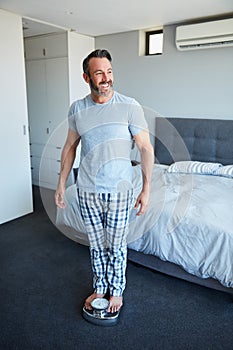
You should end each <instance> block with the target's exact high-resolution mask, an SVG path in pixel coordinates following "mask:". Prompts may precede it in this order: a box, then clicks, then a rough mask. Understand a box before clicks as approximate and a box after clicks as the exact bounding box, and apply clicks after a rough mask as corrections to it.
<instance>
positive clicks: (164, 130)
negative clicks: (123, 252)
mask: <svg viewBox="0 0 233 350" xmlns="http://www.w3.org/2000/svg"><path fill="white" fill-rule="evenodd" d="M155 129H156V130H155V139H154V142H153V143H154V145H155V159H156V162H157V163H160V164H167V165H170V164H171V163H173V162H174V161H182V160H196V161H202V162H219V163H222V164H223V165H227V164H233V120H222V119H220V120H216V119H199V118H198V119H191V118H189V119H187V118H161V117H159V118H156V123H155ZM232 229H233V228H232ZM128 259H129V260H130V261H132V262H134V263H137V264H140V265H142V266H145V267H148V268H151V269H153V270H156V271H159V272H162V273H165V274H167V275H170V276H173V277H178V278H181V279H183V280H186V281H189V282H193V283H197V284H199V285H203V286H206V287H209V288H212V289H216V290H220V291H224V292H227V293H231V294H233V288H227V287H224V286H223V285H221V284H220V283H219V282H218V281H217V280H215V279H212V278H208V279H202V278H199V277H197V276H194V275H191V274H189V273H188V272H186V271H185V270H183V269H182V267H180V266H178V265H176V264H174V263H170V262H167V261H162V260H161V259H159V258H157V257H155V256H152V255H147V254H143V253H141V252H137V251H134V250H132V249H129V250H128Z"/></svg>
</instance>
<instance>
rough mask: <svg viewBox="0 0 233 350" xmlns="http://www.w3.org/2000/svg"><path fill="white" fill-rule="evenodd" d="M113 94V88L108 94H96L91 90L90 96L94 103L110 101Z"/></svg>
mask: <svg viewBox="0 0 233 350" xmlns="http://www.w3.org/2000/svg"><path fill="white" fill-rule="evenodd" d="M113 94H114V91H113V90H112V91H111V92H110V93H109V95H108V96H101V95H96V94H95V93H93V92H91V97H92V99H93V101H94V102H95V103H99V104H103V103H106V102H108V101H110V100H111V98H112V96H113Z"/></svg>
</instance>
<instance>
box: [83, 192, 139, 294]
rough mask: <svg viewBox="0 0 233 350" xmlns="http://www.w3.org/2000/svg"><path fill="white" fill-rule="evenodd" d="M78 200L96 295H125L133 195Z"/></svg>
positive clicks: (87, 195) (95, 195) (85, 195)
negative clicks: (128, 237)
mask: <svg viewBox="0 0 233 350" xmlns="http://www.w3.org/2000/svg"><path fill="white" fill-rule="evenodd" d="M78 198H79V205H80V211H81V215H82V218H83V220H84V223H85V226H86V230H87V233H88V238H89V243H90V256H91V265H92V270H93V287H94V290H95V292H96V293H98V294H105V293H106V292H107V291H108V289H109V291H110V295H113V296H120V295H122V293H123V291H124V289H125V285H126V276H125V270H126V257H127V243H126V236H127V232H128V223H129V213H130V209H131V206H132V199H133V192H132V191H131V190H130V191H127V192H124V193H121V192H119V193H88V192H82V191H80V190H79V189H78Z"/></svg>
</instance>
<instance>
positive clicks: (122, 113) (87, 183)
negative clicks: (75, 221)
mask: <svg viewBox="0 0 233 350" xmlns="http://www.w3.org/2000/svg"><path fill="white" fill-rule="evenodd" d="M68 120H69V128H70V129H71V130H74V131H77V132H78V134H79V135H80V136H81V156H80V165H79V170H78V177H77V186H78V188H79V189H80V190H82V191H86V192H98V193H115V192H124V191H126V190H128V189H131V188H132V165H131V160H130V153H131V149H132V141H133V136H134V135H136V134H138V133H139V132H140V131H142V130H145V129H147V123H146V120H145V118H144V113H143V109H142V107H141V106H140V104H139V103H138V102H137V101H136V100H135V99H133V98H130V97H127V96H124V95H122V94H119V93H117V92H116V91H114V94H113V96H112V98H111V99H110V100H109V101H108V102H107V103H103V104H98V103H95V102H94V101H93V99H92V97H91V95H88V96H86V97H85V98H83V99H81V100H77V101H75V102H74V103H73V104H72V105H71V107H70V110H69V115H68Z"/></svg>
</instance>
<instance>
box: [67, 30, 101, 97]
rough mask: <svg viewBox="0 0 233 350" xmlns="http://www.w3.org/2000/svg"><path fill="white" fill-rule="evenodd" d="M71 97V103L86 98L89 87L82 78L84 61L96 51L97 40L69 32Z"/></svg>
mask: <svg viewBox="0 0 233 350" xmlns="http://www.w3.org/2000/svg"><path fill="white" fill-rule="evenodd" d="M67 35H68V60H69V96H70V103H72V102H73V101H75V100H76V99H78V98H82V97H84V96H86V95H87V94H88V93H89V92H90V89H89V86H88V84H87V83H85V81H84V80H83V78H82V73H83V70H82V62H83V59H84V58H85V57H86V56H87V55H88V54H89V53H90V52H91V51H92V50H94V48H95V47H94V46H95V39H94V38H92V37H88V36H85V35H81V34H78V33H74V32H68V33H67Z"/></svg>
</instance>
